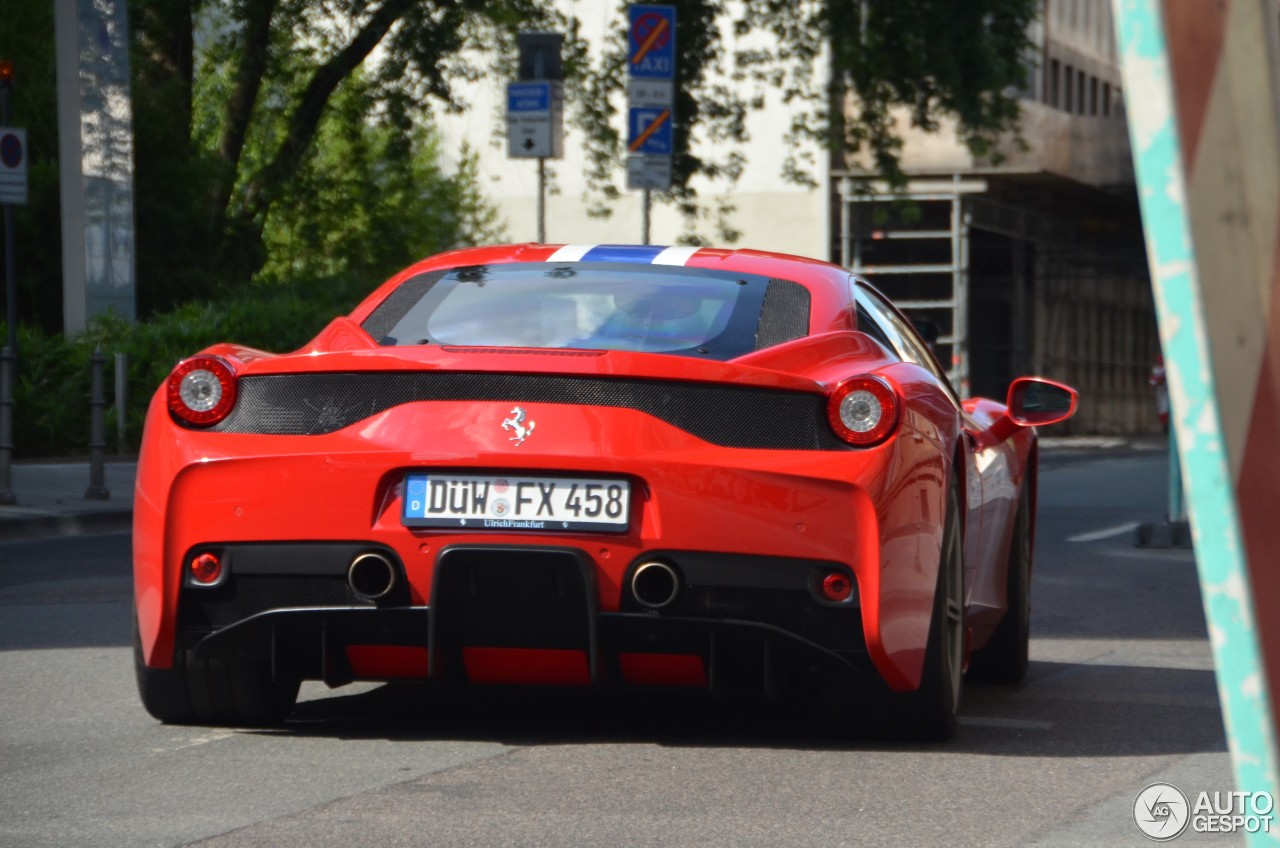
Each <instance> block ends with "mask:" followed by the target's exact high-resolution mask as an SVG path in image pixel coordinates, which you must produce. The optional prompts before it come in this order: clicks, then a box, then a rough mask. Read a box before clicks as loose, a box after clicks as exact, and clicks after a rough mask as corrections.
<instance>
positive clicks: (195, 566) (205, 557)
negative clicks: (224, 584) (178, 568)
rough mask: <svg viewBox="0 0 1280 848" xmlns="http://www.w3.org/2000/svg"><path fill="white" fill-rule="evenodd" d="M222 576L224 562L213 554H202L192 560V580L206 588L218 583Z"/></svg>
mask: <svg viewBox="0 0 1280 848" xmlns="http://www.w3.org/2000/svg"><path fill="white" fill-rule="evenodd" d="M221 576H222V561H221V560H219V559H218V558H217V557H216V556H214V555H213V554H200V556H198V557H196V558H195V559H193V560H191V579H192V580H194V581H196V582H197V583H202V584H204V585H205V586H209V585H212V584H214V583H217V582H218V578H219V577H221Z"/></svg>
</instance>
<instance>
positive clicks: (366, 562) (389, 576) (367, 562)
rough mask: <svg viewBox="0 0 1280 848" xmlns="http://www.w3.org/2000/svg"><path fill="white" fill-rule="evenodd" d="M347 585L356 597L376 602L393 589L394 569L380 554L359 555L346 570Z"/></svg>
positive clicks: (394, 583) (389, 561)
mask: <svg viewBox="0 0 1280 848" xmlns="http://www.w3.org/2000/svg"><path fill="white" fill-rule="evenodd" d="M347 584H348V585H349V586H351V591H352V592H355V593H356V596H357V597H360V598H364V599H365V600H367V601H376V600H377V599H378V598H381V597H384V596H386V595H387V593H388V592H390V591H391V590H392V589H394V588H395V585H396V567H395V566H394V565H392V564H391V560H389V559H387V558H386V557H385V556H383V555H382V554H379V553H373V552H367V553H363V554H360V555H359V556H357V557H356V558H355V559H353V560H351V566H350V567H349V568H348V569H347Z"/></svg>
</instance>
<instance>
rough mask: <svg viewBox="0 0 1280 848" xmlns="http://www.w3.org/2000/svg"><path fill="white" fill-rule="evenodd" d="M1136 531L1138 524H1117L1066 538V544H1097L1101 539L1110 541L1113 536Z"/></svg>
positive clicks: (1131, 522) (1132, 522)
mask: <svg viewBox="0 0 1280 848" xmlns="http://www.w3.org/2000/svg"><path fill="white" fill-rule="evenodd" d="M1137 529H1138V522H1136V521H1129V522H1126V523H1124V524H1117V525H1116V526H1115V527H1108V528H1107V529H1105V530H1094V531H1093V532H1092V533H1081V534H1079V535H1077V536H1068V537H1067V541H1068V542H1098V541H1101V540H1102V539H1110V538H1111V537H1113V536H1123V535H1124V534H1125V533H1132V532H1133V531H1134V530H1137Z"/></svg>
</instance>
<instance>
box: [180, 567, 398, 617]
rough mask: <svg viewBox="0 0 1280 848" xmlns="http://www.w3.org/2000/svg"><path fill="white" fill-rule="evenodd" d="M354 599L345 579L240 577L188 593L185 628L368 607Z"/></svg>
mask: <svg viewBox="0 0 1280 848" xmlns="http://www.w3.org/2000/svg"><path fill="white" fill-rule="evenodd" d="M373 605H374V602H373V601H369V600H364V599H362V598H358V597H356V595H355V593H354V592H352V591H351V587H350V586H348V585H347V581H346V578H344V577H296V576H284V577H277V576H273V575H258V574H253V575H239V576H237V577H235V578H234V579H233V580H231V581H229V584H228V585H227V586H223V587H219V588H217V589H211V590H205V589H196V590H188V591H187V592H186V593H185V595H184V603H183V608H182V618H183V625H184V626H199V625H204V626H213V627H223V626H226V625H228V624H234V623H235V622H237V621H240V620H242V619H245V618H248V617H249V616H251V615H257V614H258V613H260V612H266V611H267V610H271V609H286V608H296V607H348V606H350V607H371V606H373Z"/></svg>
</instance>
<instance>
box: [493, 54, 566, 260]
mask: <svg viewBox="0 0 1280 848" xmlns="http://www.w3.org/2000/svg"><path fill="white" fill-rule="evenodd" d="M517 41H518V43H519V46H520V72H519V75H520V81H519V82H513V83H508V84H507V156H508V157H509V158H511V159H537V160H538V241H539V242H545V241H546V240H547V177H546V161H547V159H560V158H562V157H563V156H564V83H563V82H562V79H563V76H564V71H563V67H562V65H561V60H560V48H561V45H562V44H563V42H564V36H563V35H561V34H560V33H548V32H522V33H519V34H518V36H517Z"/></svg>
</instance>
